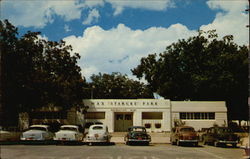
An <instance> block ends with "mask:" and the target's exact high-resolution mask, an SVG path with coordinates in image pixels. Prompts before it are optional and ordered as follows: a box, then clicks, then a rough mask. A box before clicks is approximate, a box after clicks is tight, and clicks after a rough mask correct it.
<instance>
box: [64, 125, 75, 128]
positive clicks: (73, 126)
mask: <svg viewBox="0 0 250 159" xmlns="http://www.w3.org/2000/svg"><path fill="white" fill-rule="evenodd" d="M64 127H72V128H78V126H77V125H62V126H61V128H64Z"/></svg>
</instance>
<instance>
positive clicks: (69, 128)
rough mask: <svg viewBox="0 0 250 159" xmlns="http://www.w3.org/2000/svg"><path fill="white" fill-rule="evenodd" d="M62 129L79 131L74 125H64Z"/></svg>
mask: <svg viewBox="0 0 250 159" xmlns="http://www.w3.org/2000/svg"><path fill="white" fill-rule="evenodd" d="M61 130H71V131H77V128H74V127H62V128H61Z"/></svg>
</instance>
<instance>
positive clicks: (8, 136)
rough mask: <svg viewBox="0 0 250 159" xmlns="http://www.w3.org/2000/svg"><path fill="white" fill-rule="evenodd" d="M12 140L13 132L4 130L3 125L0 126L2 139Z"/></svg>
mask: <svg viewBox="0 0 250 159" xmlns="http://www.w3.org/2000/svg"><path fill="white" fill-rule="evenodd" d="M10 140H12V134H11V132H10V131H7V130H4V129H3V127H2V126H0V141H10Z"/></svg>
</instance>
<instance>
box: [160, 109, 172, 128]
mask: <svg viewBox="0 0 250 159" xmlns="http://www.w3.org/2000/svg"><path fill="white" fill-rule="evenodd" d="M170 113H171V112H170V109H165V110H164V111H163V114H162V115H163V119H162V120H163V125H162V130H163V131H171V119H170V118H171V114H170Z"/></svg>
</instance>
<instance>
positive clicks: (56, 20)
mask: <svg viewBox="0 0 250 159" xmlns="http://www.w3.org/2000/svg"><path fill="white" fill-rule="evenodd" d="M248 7H249V6H248V1H247V0H2V1H0V19H1V20H3V19H8V20H9V21H10V22H11V23H12V24H13V25H15V26H16V27H18V29H19V33H20V36H22V35H23V34H25V33H26V32H27V31H40V32H41V36H42V38H45V39H47V40H51V41H59V40H64V41H65V42H66V44H68V45H72V47H73V52H76V53H79V54H80V56H81V59H80V60H79V61H78V65H79V66H80V67H81V69H82V75H83V76H84V77H85V78H86V79H87V80H89V79H90V76H91V75H92V74H98V73H99V72H101V73H109V74H110V73H112V72H121V73H122V74H127V75H128V77H130V78H132V79H136V77H134V76H133V75H132V72H131V69H133V68H135V67H136V66H138V65H139V64H140V59H141V58H142V57H147V56H148V54H152V53H161V52H163V51H164V50H165V48H166V47H167V46H168V45H171V44H172V43H174V42H177V41H178V39H187V38H189V37H191V36H195V35H197V30H199V29H201V30H204V31H207V30H211V29H216V30H217V33H218V35H219V38H222V37H223V36H225V35H233V36H234V41H235V42H236V43H237V44H238V45H248V44H249V32H248V28H247V27H246V25H247V24H248V23H249V22H248V21H249V15H248V13H247V12H246V11H245V9H247V8H248Z"/></svg>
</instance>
